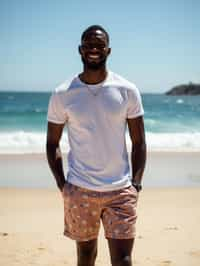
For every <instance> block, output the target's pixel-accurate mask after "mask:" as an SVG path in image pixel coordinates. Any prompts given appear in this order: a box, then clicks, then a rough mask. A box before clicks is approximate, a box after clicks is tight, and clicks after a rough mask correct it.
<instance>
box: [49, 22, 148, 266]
mask: <svg viewBox="0 0 200 266" xmlns="http://www.w3.org/2000/svg"><path fill="white" fill-rule="evenodd" d="M110 52H111V48H110V47H109V35H108V33H107V32H106V31H105V29H103V28H102V27H101V26H98V25H94V26H90V27H89V28H87V29H86V30H85V31H84V32H83V34H82V37H81V45H80V46H79V53H80V55H81V59H82V62H83V72H82V73H81V74H79V75H78V76H76V77H75V78H74V79H73V80H72V81H71V83H69V84H68V83H64V84H62V85H61V86H60V87H59V88H58V89H56V91H55V92H54V93H53V95H52V97H51V99H50V103H49V110H48V133H47V157H48V162H49V166H50V168H51V170H52V172H53V174H54V177H55V179H56V182H57V185H58V188H59V189H60V191H61V192H62V195H63V198H64V209H65V211H64V212H65V213H64V215H65V230H64V234H65V235H66V236H68V237H70V238H71V239H74V240H76V243H77V259H78V266H93V265H94V264H95V259H96V256H97V238H98V231H99V226H100V220H101V221H102V223H103V226H104V230H105V237H106V238H107V240H108V245H109V250H110V256H111V262H112V265H113V266H119V265H120V266H122V265H123V266H125V265H126V266H130V265H132V262H131V252H132V248H133V243H134V238H135V222H136V203H137V199H138V193H139V191H140V190H141V180H142V175H143V171H144V167H145V159H146V145H145V134H144V124H143V107H142V103H141V97H140V94H139V91H138V89H137V88H136V87H135V85H134V84H132V83H130V82H128V81H127V80H125V79H123V78H122V77H120V76H119V75H117V74H115V73H113V72H111V71H108V70H107V68H106V60H107V57H108V56H109V55H110ZM127 124H128V129H129V134H130V138H131V141H132V153H131V165H132V176H131V175H130V171H129V164H128V155H127V150H126V143H125V133H126V125H127ZM65 125H66V126H67V130H68V138H69V145H70V152H69V154H68V174H67V177H66V180H65V176H64V171H63V166H62V156H61V152H60V148H59V142H60V139H61V135H62V131H63V128H64V126H65Z"/></svg>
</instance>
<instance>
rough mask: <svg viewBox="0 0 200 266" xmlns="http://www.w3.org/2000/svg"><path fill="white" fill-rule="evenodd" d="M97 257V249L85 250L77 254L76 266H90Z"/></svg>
mask: <svg viewBox="0 0 200 266" xmlns="http://www.w3.org/2000/svg"><path fill="white" fill-rule="evenodd" d="M96 257H97V249H92V250H89V249H86V250H82V251H81V252H79V253H78V266H90V265H91V266H92V265H94V262H95V259H96Z"/></svg>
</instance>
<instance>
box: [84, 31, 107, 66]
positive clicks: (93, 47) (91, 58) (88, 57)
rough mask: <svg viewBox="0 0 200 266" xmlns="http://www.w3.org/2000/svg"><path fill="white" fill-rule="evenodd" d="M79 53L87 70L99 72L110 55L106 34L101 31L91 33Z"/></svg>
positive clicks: (87, 35) (86, 37)
mask: <svg viewBox="0 0 200 266" xmlns="http://www.w3.org/2000/svg"><path fill="white" fill-rule="evenodd" d="M79 52H80V54H81V59H82V62H83V64H84V66H85V67H86V68H88V69H91V70H98V69H99V68H101V67H102V66H104V65H105V63H106V59H107V57H108V55H109V54H110V48H109V46H108V40H107V38H106V35H105V33H104V32H102V31H101V30H92V31H89V32H88V33H87V34H86V36H85V38H84V39H83V40H82V43H81V46H79Z"/></svg>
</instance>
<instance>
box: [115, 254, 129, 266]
mask: <svg viewBox="0 0 200 266" xmlns="http://www.w3.org/2000/svg"><path fill="white" fill-rule="evenodd" d="M131 265H132V259H131V256H129V255H124V256H116V257H114V258H112V266H131Z"/></svg>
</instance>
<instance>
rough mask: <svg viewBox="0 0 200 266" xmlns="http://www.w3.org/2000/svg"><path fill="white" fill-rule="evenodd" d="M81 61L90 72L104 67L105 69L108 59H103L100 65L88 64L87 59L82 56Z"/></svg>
mask: <svg viewBox="0 0 200 266" xmlns="http://www.w3.org/2000/svg"><path fill="white" fill-rule="evenodd" d="M81 60H82V62H83V65H84V67H85V68H87V69H89V70H93V71H95V70H99V69H101V68H102V67H104V66H105V65H106V57H105V58H103V59H101V60H100V61H99V62H98V63H96V62H88V61H87V59H85V58H84V57H82V56H81Z"/></svg>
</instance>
